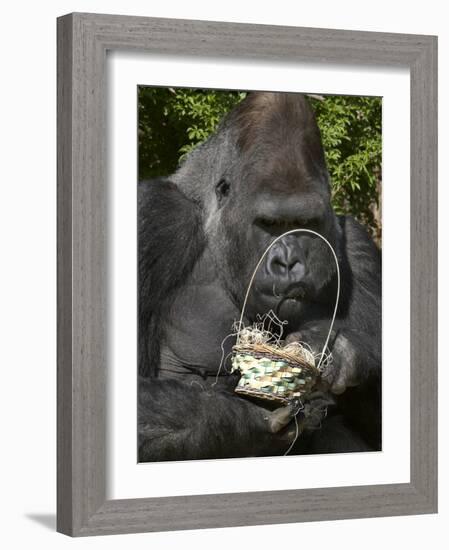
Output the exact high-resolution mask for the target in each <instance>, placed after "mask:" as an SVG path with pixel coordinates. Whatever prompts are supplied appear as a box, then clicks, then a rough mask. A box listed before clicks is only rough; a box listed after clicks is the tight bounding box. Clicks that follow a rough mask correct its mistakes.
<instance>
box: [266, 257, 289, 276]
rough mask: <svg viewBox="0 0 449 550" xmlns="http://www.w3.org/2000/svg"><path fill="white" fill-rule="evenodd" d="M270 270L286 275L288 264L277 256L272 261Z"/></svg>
mask: <svg viewBox="0 0 449 550" xmlns="http://www.w3.org/2000/svg"><path fill="white" fill-rule="evenodd" d="M270 271H271V272H272V273H273V274H276V275H284V274H285V273H287V271H288V266H287V264H286V263H285V262H283V261H282V260H281V259H280V258H278V257H275V258H273V259H272V260H271V262H270Z"/></svg>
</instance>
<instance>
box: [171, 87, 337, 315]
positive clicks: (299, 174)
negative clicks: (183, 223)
mask: <svg viewBox="0 0 449 550" xmlns="http://www.w3.org/2000/svg"><path fill="white" fill-rule="evenodd" d="M176 180H177V183H178V184H179V185H180V186H181V187H182V188H183V190H184V191H185V192H186V194H188V195H189V196H190V197H191V198H193V199H194V200H196V201H197V202H199V203H200V204H201V206H202V209H203V212H204V227H205V233H206V235H207V238H208V242H209V251H210V254H211V256H212V261H214V263H215V265H216V268H217V273H218V276H219V277H220V278H221V280H222V283H223V286H224V287H225V288H226V289H227V290H228V292H229V294H230V295H231V297H232V299H233V301H234V302H235V304H236V305H237V306H238V307H241V305H242V303H243V298H244V295H245V292H246V288H247V286H248V283H249V281H250V278H251V275H252V272H253V270H254V268H255V266H256V265H257V262H258V261H259V259H260V257H261V255H262V254H263V253H264V251H265V249H266V248H267V247H268V246H269V244H270V243H271V242H272V241H273V240H274V239H275V238H276V237H277V236H279V235H281V234H282V233H285V232H286V231H288V230H290V229H298V228H306V229H312V230H314V231H316V232H318V233H320V234H322V235H323V236H324V237H326V238H327V239H328V240H329V242H330V243H331V244H332V246H333V247H334V248H336V249H337V254H338V234H339V228H338V225H337V220H336V217H335V215H334V213H333V210H332V208H331V205H330V190H329V182H328V173H327V169H326V164H325V160H324V153H323V149H322V145H321V136H320V132H319V129H318V126H317V124H316V121H315V117H314V114H313V111H312V109H311V108H310V106H309V104H308V103H307V101H306V99H305V98H304V97H303V96H302V95H300V94H286V93H267V92H262V93H252V94H250V95H249V96H248V97H247V98H246V99H245V100H244V101H243V102H242V103H240V104H239V105H238V106H237V107H236V108H235V109H233V111H231V112H230V113H229V114H228V116H227V117H226V118H225V120H224V121H223V122H222V124H221V126H220V128H219V130H218V132H217V133H216V134H215V135H214V136H212V137H211V138H210V139H209V140H208V141H207V142H206V143H205V144H204V145H203V146H200V147H199V148H197V149H196V150H195V151H194V152H193V154H192V155H191V157H190V159H188V160H187V161H186V164H185V166H183V167H181V169H180V171H179V172H178V174H177V175H175V181H176ZM334 275H335V265H334V260H333V257H332V254H331V252H330V250H329V249H328V247H327V245H326V244H325V243H324V242H323V241H322V240H321V239H320V238H319V237H316V236H313V235H310V234H295V235H289V236H287V237H285V238H284V239H282V240H281V241H279V242H278V243H276V244H275V245H274V246H273V247H272V249H271V250H270V252H269V253H268V255H267V256H266V259H265V261H264V263H263V265H261V267H260V269H259V271H258V273H257V276H256V279H255V281H254V284H253V290H252V292H251V295H250V300H249V302H248V314H249V317H252V318H253V317H254V316H255V314H257V313H261V314H263V313H266V312H267V311H268V310H269V309H273V310H275V311H277V313H278V315H279V317H280V318H281V319H284V320H289V321H293V320H296V319H298V318H299V319H300V318H301V317H303V316H304V315H306V314H307V315H310V311H311V309H316V308H317V307H322V306H323V305H326V304H327V303H331V302H332V300H333V297H334V296H335V292H334V291H333V292H331V288H330V286H331V285H330V283H331V282H332V280H333V279H334Z"/></svg>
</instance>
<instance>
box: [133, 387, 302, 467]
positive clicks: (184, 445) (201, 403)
mask: <svg viewBox="0 0 449 550" xmlns="http://www.w3.org/2000/svg"><path fill="white" fill-rule="evenodd" d="M189 378H190V377H189ZM295 412H297V405H296V404H293V403H292V404H291V405H288V406H286V407H283V408H280V409H277V410H275V411H273V412H268V411H267V410H265V409H263V408H261V407H258V406H256V405H254V404H253V403H251V402H249V401H247V400H245V399H241V398H239V397H237V396H236V395H234V394H232V393H229V392H226V391H220V390H213V389H209V390H205V389H202V388H200V386H199V385H197V384H189V383H185V382H181V381H179V380H167V379H164V380H159V379H157V378H153V379H143V378H141V379H140V381H139V432H138V433H139V462H149V461H161V460H193V459H201V458H231V457H240V456H264V455H275V454H284V453H285V451H287V449H288V447H289V445H290V443H291V442H292V441H293V438H294V437H295V431H296V430H295V427H294V425H292V424H291V423H290V420H291V419H292V417H293V416H294V413H295ZM289 423H290V426H287V425H288V424H289Z"/></svg>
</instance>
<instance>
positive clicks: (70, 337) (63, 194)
mask: <svg viewBox="0 0 449 550" xmlns="http://www.w3.org/2000/svg"><path fill="white" fill-rule="evenodd" d="M57 24H58V411H57V412H58V446H57V449H58V485H57V501H58V503H57V529H58V531H60V532H62V533H66V534H68V535H72V536H82V535H99V534H113V533H131V532H141V531H164V530H178V529H197V528H211V527H228V526H238V525H260V524H274V523H288V522H302V521H317V520H331V519H342V518H363V517H373V516H393V515H405V514H424V513H432V512H436V511H437V38H436V37H434V36H421V35H405V34H387V33H373V32H358V31H357V32H356V31H343V30H328V29H309V28H296V27H279V26H267V25H247V24H234V23H232V24H231V23H215V22H206V21H186V20H175V19H153V18H144V17H128V16H126V17H125V16H117V15H98V14H82V13H74V14H70V15H66V16H63V17H61V18H59V19H58V23H57ZM108 50H128V51H129V50H135V51H138V52H148V53H158V54H160V53H163V54H173V55H180V54H183V55H190V56H198V57H210V56H213V57H220V58H235V57H245V58H253V59H261V60H279V61H286V60H289V61H295V60H296V61H310V62H326V63H338V64H341V63H354V64H365V65H370V66H373V65H388V66H392V67H408V68H409V69H410V74H411V88H410V94H411V155H410V158H411V182H410V185H411V226H410V232H411V266H410V269H411V296H410V300H411V350H410V351H411V363H410V369H411V409H410V415H411V426H410V429H411V449H410V454H411V479H410V483H401V484H387V485H370V486H354V487H352V486H351V487H338V488H316V489H305V490H282V491H263V492H249V493H248V492H242V493H232V494H221V495H218V494H213V495H195V496H176V497H175V496H172V497H164V498H143V499H129V500H107V499H106V470H105V465H106V451H105V449H106V444H105V440H106V395H105V385H106V374H107V364H108V356H107V347H106V326H107V312H108V307H107V288H106V285H105V284H104V281H106V280H107V241H108V234H107V227H108V225H107V193H108V188H107V180H106V158H105V157H106V146H105V143H106V139H105V137H106V125H105V123H106V100H105V97H106V78H105V70H106V52H107V51H108Z"/></svg>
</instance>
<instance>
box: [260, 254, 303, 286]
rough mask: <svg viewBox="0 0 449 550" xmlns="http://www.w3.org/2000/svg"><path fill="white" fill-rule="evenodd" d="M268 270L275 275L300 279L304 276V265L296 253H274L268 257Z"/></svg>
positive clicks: (295, 279)
mask: <svg viewBox="0 0 449 550" xmlns="http://www.w3.org/2000/svg"><path fill="white" fill-rule="evenodd" d="M268 271H269V273H270V274H271V275H273V276H275V277H281V278H286V279H289V280H294V281H300V280H301V279H302V278H303V277H304V273H305V267H304V263H303V262H302V261H301V260H300V259H299V258H298V257H297V256H296V255H291V254H288V253H285V254H275V255H273V256H272V257H271V258H270V259H269V262H268Z"/></svg>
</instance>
